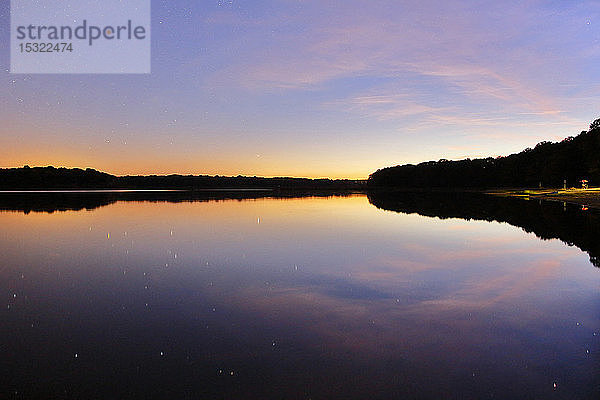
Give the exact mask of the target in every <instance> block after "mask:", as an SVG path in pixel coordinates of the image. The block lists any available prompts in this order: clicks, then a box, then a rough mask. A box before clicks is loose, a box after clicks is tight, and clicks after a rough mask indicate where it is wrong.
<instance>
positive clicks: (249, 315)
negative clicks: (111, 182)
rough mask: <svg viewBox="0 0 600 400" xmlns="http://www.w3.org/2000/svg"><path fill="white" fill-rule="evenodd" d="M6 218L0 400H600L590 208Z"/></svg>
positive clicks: (297, 208)
mask: <svg viewBox="0 0 600 400" xmlns="http://www.w3.org/2000/svg"><path fill="white" fill-rule="evenodd" d="M0 209H1V210H2V211H0V226H1V227H2V229H1V230H0V254H1V255H2V263H1V264H0V293H1V296H2V297H1V298H2V300H3V305H2V306H1V307H0V309H1V310H2V311H0V312H1V320H2V324H1V326H0V344H1V349H2V357H1V361H0V363H1V364H2V371H3V374H2V378H0V379H1V382H2V385H1V386H0V387H1V389H0V390H1V392H0V398H23V399H31V398H65V399H71V398H82V399H96V398H97V399H124V398H160V399H162V398H165V399H167V398H168V399H188V398H189V399H391V398H398V399H598V398H600V269H599V268H598V265H599V263H598V261H597V260H598V259H597V256H598V254H599V253H600V249H599V246H600V243H599V242H600V240H599V239H598V238H599V237H600V236H598V235H600V232H599V231H598V230H599V229H600V218H599V215H598V213H597V212H595V211H594V210H581V207H576V206H571V205H567V204H562V203H548V204H545V203H538V202H537V201H525V200H520V199H500V198H484V197H483V196H475V195H473V196H466V195H465V196H464V197H463V196H458V195H446V194H427V193H420V194H409V193H400V194H393V195H377V194H375V195H372V194H369V195H368V196H367V195H365V194H353V195H345V196H325V195H323V194H318V195H306V194H304V195H297V196H296V195H287V196H279V195H274V194H270V193H268V192H256V193H254V192H253V193H239V192H237V193H236V192H232V193H230V194H227V193H215V194H209V193H202V194H194V195H191V194H185V193H146V194H140V193H131V194H128V193H113V194H111V193H89V194H85V193H77V194H69V193H60V194H51V193H39V194H30V195H27V194H17V193H12V194H8V193H5V194H0Z"/></svg>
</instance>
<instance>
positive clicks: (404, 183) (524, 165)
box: [369, 119, 600, 188]
mask: <svg viewBox="0 0 600 400" xmlns="http://www.w3.org/2000/svg"><path fill="white" fill-rule="evenodd" d="M582 179H586V180H588V181H589V183H590V185H600V119H597V120H595V121H594V122H592V124H591V125H590V129H589V130H588V131H583V132H581V133H580V134H579V135H577V136H575V137H568V138H566V139H564V140H563V141H561V142H558V143H552V142H541V143H538V144H537V145H536V146H535V148H533V149H531V148H528V149H525V150H523V151H522V152H520V153H517V154H511V155H509V156H506V157H497V158H492V157H489V158H478V159H472V160H471V159H466V160H460V161H448V160H439V161H429V162H424V163H420V164H418V165H413V164H406V165H398V166H395V167H389V168H383V169H380V170H378V171H376V172H374V173H373V174H371V176H370V178H369V186H371V187H377V186H380V187H381V186H386V187H390V186H392V187H399V188H450V187H452V188H493V187H538V186H540V184H541V185H542V186H544V187H554V188H559V187H563V183H564V181H565V180H566V181H567V185H568V186H571V187H578V186H581V184H580V181H581V180H582Z"/></svg>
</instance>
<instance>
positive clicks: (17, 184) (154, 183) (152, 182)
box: [0, 166, 365, 190]
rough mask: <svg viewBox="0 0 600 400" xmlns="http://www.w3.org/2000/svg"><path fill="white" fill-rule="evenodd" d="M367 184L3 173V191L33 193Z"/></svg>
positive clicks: (50, 170)
mask: <svg viewBox="0 0 600 400" xmlns="http://www.w3.org/2000/svg"><path fill="white" fill-rule="evenodd" d="M364 185H365V183H364V181H359V180H350V179H308V178H287V177H281V178H263V177H256V176H253V177H249V176H241V175H240V176H218V175H216V176H209V175H149V176H115V175H111V174H107V173H105V172H100V171H97V170H95V169H91V168H88V169H85V170H84V169H80V168H55V167H52V166H49V167H33V168H30V167H29V166H25V167H22V168H7V169H0V190H10V189H13V190H31V189H180V190H198V189H224V188H228V189H270V190H348V189H351V190H355V189H360V188H362V187H364Z"/></svg>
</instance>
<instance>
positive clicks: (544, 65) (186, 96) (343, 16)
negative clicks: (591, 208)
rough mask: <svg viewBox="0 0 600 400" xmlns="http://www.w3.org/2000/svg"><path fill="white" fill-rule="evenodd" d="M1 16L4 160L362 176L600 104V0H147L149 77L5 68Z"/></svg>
mask: <svg viewBox="0 0 600 400" xmlns="http://www.w3.org/2000/svg"><path fill="white" fill-rule="evenodd" d="M32 1H34V0H32ZM9 22H10V7H9V1H7V0H0V121H2V123H1V124H0V167H17V166H22V165H25V164H28V165H31V166H34V165H35V166H37V165H54V166H66V167H82V168H86V167H91V168H95V169H98V170H102V171H106V172H109V173H114V174H119V175H121V174H148V173H157V174H168V173H182V174H188V173H193V174H219V175H238V174H243V175H260V176H282V175H285V176H305V177H333V178H337V177H347V178H359V179H362V178H366V177H367V176H368V175H369V174H370V173H371V172H373V171H375V170H376V169H378V168H381V167H385V166H390V165H396V164H404V163H417V162H421V161H427V160H437V159H440V158H447V159H462V158H466V157H471V158H473V157H487V156H499V155H507V154H510V153H513V152H517V151H520V150H522V149H523V148H526V147H533V146H534V145H535V144H536V143H538V142H540V141H543V140H552V141H556V140H561V139H562V138H564V137H567V136H571V135H576V134H578V133H579V132H580V131H582V130H585V129H587V127H588V125H589V123H590V121H592V120H594V119H595V118H598V117H600V110H599V109H598V104H600V29H599V28H600V2H599V1H597V0H594V1H571V0H560V1H558V0H556V1H554V0H545V1H536V0H531V1H502V2H499V1H496V0H492V1H487V0H482V1H464V0H445V1H432V0H418V1H417V0H415V1H412V0H411V1H398V0H396V1H386V0H381V1H354V0H343V1H342V0H340V1H327V0H277V1H264V0H247V1H245V0H244V1H242V0H210V1H208V0H203V1H192V0H187V1H184V0H153V1H152V28H151V29H152V73H151V74H148V75H102V74H98V75H92V74H84V75H80V74H73V75H67V74H65V75H49V74H40V75H38V74H36V75H21V74H10V73H9V70H10V60H9V38H10V32H9V29H10V28H9Z"/></svg>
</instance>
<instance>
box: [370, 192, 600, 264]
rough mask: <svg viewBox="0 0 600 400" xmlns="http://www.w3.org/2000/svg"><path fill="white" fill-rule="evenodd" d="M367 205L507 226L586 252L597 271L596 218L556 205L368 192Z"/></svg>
mask: <svg viewBox="0 0 600 400" xmlns="http://www.w3.org/2000/svg"><path fill="white" fill-rule="evenodd" d="M368 197H369V202H370V203H371V204H373V205H374V206H376V207H377V208H381V209H384V210H389V211H396V212H401V213H405V214H412V213H416V214H419V215H424V216H428V217H438V218H441V219H445V218H462V219H466V220H470V219H475V220H484V221H498V222H507V223H509V224H511V225H514V226H518V227H520V228H522V229H523V230H524V231H526V232H530V233H534V234H535V235H536V236H538V237H539V238H541V239H544V240H548V239H559V240H561V241H563V242H564V243H566V244H568V245H569V246H572V245H575V246H577V247H579V248H580V249H581V250H583V251H585V252H587V253H588V254H589V256H590V261H591V263H592V264H593V265H594V266H596V267H600V260H599V258H598V257H599V255H600V240H598V238H599V237H600V214H598V213H597V212H594V211H589V210H588V211H582V210H581V207H579V206H574V205H570V204H563V203H558V202H542V201H527V200H523V199H517V198H505V197H496V196H488V195H485V194H481V193H464V192H431V191H422V192H390V191H387V192H371V193H369V194H368Z"/></svg>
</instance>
